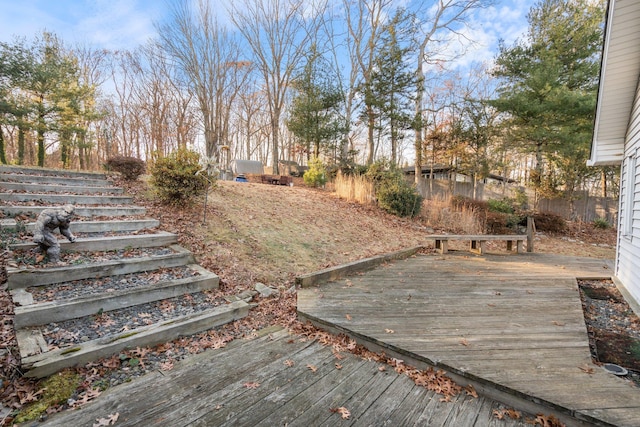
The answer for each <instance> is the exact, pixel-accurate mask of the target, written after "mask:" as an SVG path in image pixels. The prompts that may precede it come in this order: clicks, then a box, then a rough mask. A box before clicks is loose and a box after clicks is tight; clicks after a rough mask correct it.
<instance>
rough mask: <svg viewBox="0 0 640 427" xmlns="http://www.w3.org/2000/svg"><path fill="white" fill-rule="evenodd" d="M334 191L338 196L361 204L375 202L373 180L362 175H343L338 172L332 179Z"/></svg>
mask: <svg viewBox="0 0 640 427" xmlns="http://www.w3.org/2000/svg"><path fill="white" fill-rule="evenodd" d="M334 191H335V192H336V194H337V195H338V197H340V198H342V199H346V200H349V201H355V202H358V203H362V204H369V203H375V200H376V199H375V192H374V189H373V182H371V181H369V180H368V179H367V178H366V177H364V176H360V175H358V176H353V175H343V174H342V172H338V175H336V179H335V181H334Z"/></svg>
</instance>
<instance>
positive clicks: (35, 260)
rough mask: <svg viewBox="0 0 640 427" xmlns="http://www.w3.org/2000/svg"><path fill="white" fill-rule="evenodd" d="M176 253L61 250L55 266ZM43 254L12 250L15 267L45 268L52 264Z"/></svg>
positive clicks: (148, 250)
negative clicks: (58, 260) (46, 260)
mask: <svg viewBox="0 0 640 427" xmlns="http://www.w3.org/2000/svg"><path fill="white" fill-rule="evenodd" d="M172 253H176V252H175V251H174V250H173V249H171V248H164V247H161V248H137V249H119V250H116V251H107V252H63V253H61V254H60V264H59V265H57V266H56V267H60V266H64V265H80V264H83V265H84V264H100V263H103V262H105V261H113V260H122V259H125V258H126V259H131V258H141V257H152V256H160V255H169V254H172ZM42 257H43V255H42V254H41V253H39V251H38V250H37V249H32V250H28V251H14V252H13V258H14V260H15V262H16V263H17V267H27V268H47V267H51V266H53V265H52V264H50V263H45V262H43V261H44V258H42Z"/></svg>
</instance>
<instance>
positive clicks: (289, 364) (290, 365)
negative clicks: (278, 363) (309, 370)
mask: <svg viewBox="0 0 640 427" xmlns="http://www.w3.org/2000/svg"><path fill="white" fill-rule="evenodd" d="M284 364H285V366H288V367H289V368H290V367H292V366H293V365H295V364H296V362H294V361H293V360H291V359H287V360H285V361H284Z"/></svg>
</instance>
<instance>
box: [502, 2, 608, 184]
mask: <svg viewBox="0 0 640 427" xmlns="http://www.w3.org/2000/svg"><path fill="white" fill-rule="evenodd" d="M603 15H604V7H603V2H602V0H599V1H597V2H594V1H592V0H542V1H540V2H539V3H538V4H537V5H536V6H534V7H533V8H532V9H531V11H530V13H529V15H528V21H529V31H528V34H527V40H526V41H520V42H517V43H516V44H515V45H514V46H511V47H507V46H504V45H501V46H500V52H499V54H498V57H497V61H496V63H497V68H496V71H495V76H497V77H499V78H501V84H500V86H499V88H498V93H499V96H498V98H497V99H496V100H494V101H493V105H494V106H496V107H497V108H498V109H499V110H500V111H502V112H504V113H507V114H508V118H509V120H508V125H509V130H510V131H511V132H512V133H513V135H514V137H515V139H516V140H517V141H518V142H519V145H520V147H521V148H522V149H523V150H524V151H525V152H530V153H535V155H536V166H535V171H533V172H532V174H531V180H532V184H533V185H534V187H535V188H536V189H537V190H539V192H540V194H541V195H552V194H555V193H557V192H558V190H560V189H561V188H562V189H564V190H565V191H567V192H568V193H571V192H573V191H574V190H575V189H576V188H577V186H578V185H579V184H580V183H582V181H583V180H584V178H585V177H586V175H587V174H588V173H589V171H588V170H587V168H586V160H587V158H588V156H589V147H590V141H591V135H592V126H593V116H594V112H595V105H596V96H597V84H598V73H599V63H600V62H599V61H600V59H599V53H600V50H601V47H602V35H603V32H602V30H603V26H602V21H603ZM545 161H546V164H547V167H545Z"/></svg>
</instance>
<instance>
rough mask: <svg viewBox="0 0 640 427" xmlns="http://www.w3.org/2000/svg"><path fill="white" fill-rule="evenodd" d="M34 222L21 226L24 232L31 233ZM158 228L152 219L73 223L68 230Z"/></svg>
mask: <svg viewBox="0 0 640 427" xmlns="http://www.w3.org/2000/svg"><path fill="white" fill-rule="evenodd" d="M35 225H36V224H35V222H29V223H26V224H22V226H23V227H24V229H25V231H27V232H29V233H33V230H34V228H35ZM159 226H160V221H158V220H157V219H153V218H144V219H129V220H113V221H75V222H72V223H71V225H70V226H69V228H70V229H71V232H72V233H105V232H109V231H129V232H135V231H139V230H144V229H145V228H146V229H152V228H157V227H159Z"/></svg>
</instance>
